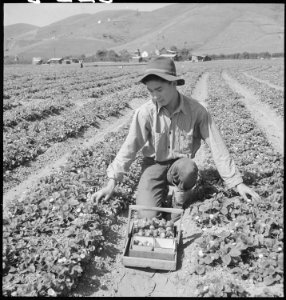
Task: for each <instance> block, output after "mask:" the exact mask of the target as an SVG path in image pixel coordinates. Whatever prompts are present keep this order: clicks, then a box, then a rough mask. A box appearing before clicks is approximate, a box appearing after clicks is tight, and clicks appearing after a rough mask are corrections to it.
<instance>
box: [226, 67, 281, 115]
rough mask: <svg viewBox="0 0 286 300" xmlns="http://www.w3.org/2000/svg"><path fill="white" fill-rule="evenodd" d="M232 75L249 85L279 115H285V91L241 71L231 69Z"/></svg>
mask: <svg viewBox="0 0 286 300" xmlns="http://www.w3.org/2000/svg"><path fill="white" fill-rule="evenodd" d="M230 74H231V76H233V77H234V78H236V79H237V80H238V81H239V83H241V84H243V85H245V86H246V87H248V88H249V89H250V90H251V91H253V92H254V94H255V95H256V96H258V97H259V99H260V100H261V101H262V102H264V103H266V104H268V105H269V106H270V107H271V108H272V109H273V110H274V111H275V112H276V113H277V114H278V115H279V116H281V117H284V95H283V91H279V90H277V89H275V88H272V87H270V86H268V85H267V84H265V83H261V82H258V81H256V80H255V79H252V78H249V77H247V76H245V75H244V74H242V73H240V72H235V71H233V70H232V71H230Z"/></svg>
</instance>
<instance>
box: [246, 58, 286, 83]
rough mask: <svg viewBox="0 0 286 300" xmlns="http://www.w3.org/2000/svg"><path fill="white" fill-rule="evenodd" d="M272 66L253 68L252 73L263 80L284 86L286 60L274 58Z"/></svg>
mask: <svg viewBox="0 0 286 300" xmlns="http://www.w3.org/2000/svg"><path fill="white" fill-rule="evenodd" d="M271 64H272V65H271V68H270V69H268V70H251V71H250V72H248V73H249V74H250V75H252V76H254V77H257V78H259V79H262V80H267V81H269V82H270V83H272V84H276V85H279V86H281V87H283V86H284V62H283V61H282V60H274V61H273V60H272V61H271Z"/></svg>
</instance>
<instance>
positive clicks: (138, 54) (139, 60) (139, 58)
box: [131, 49, 143, 63]
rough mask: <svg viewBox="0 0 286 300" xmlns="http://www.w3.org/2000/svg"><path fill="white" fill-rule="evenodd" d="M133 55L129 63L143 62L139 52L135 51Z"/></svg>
mask: <svg viewBox="0 0 286 300" xmlns="http://www.w3.org/2000/svg"><path fill="white" fill-rule="evenodd" d="M133 53H134V54H135V55H134V56H132V58H131V61H132V62H139V63H140V62H142V61H143V58H142V55H141V52H140V50H139V49H137V50H136V51H134V52H133Z"/></svg>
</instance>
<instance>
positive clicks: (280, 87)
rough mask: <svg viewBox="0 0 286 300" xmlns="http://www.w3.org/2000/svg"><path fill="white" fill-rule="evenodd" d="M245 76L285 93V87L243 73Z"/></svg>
mask: <svg viewBox="0 0 286 300" xmlns="http://www.w3.org/2000/svg"><path fill="white" fill-rule="evenodd" d="M243 74H244V75H245V76H247V77H249V78H252V79H254V80H256V81H258V82H261V83H264V84H267V85H268V86H270V87H272V88H274V89H276V90H279V91H282V92H283V91H284V87H283V86H280V85H276V84H273V83H271V82H269V81H267V80H262V79H259V78H257V77H254V76H252V75H250V74H247V73H246V72H243Z"/></svg>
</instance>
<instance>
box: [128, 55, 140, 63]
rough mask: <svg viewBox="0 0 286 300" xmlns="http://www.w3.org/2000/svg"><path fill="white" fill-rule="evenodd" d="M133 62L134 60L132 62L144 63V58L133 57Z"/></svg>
mask: <svg viewBox="0 0 286 300" xmlns="http://www.w3.org/2000/svg"><path fill="white" fill-rule="evenodd" d="M131 60H132V62H139V63H141V62H142V61H143V58H142V56H133V57H132V59H131Z"/></svg>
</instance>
